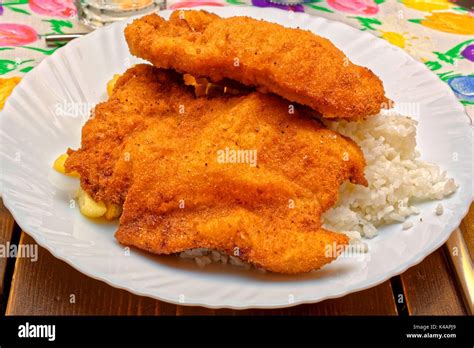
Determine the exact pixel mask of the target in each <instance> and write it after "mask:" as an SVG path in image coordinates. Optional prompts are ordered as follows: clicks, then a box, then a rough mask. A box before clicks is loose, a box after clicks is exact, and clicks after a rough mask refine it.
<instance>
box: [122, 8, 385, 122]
mask: <svg viewBox="0 0 474 348" xmlns="http://www.w3.org/2000/svg"><path fill="white" fill-rule="evenodd" d="M125 37H126V39H127V42H128V45H129V47H130V52H131V53H132V54H133V55H135V56H137V57H140V58H143V59H146V60H148V61H149V62H151V63H152V64H153V65H155V66H156V67H159V68H171V69H175V70H177V71H179V72H182V73H189V74H191V75H194V76H204V77H208V78H210V79H211V80H212V81H220V80H222V79H224V78H228V79H233V80H236V81H238V82H240V83H242V84H244V85H249V86H256V87H258V89H259V90H260V91H261V92H272V93H275V94H277V95H280V96H282V97H284V98H286V99H288V100H290V101H293V102H297V103H300V104H304V105H307V106H309V107H311V108H313V109H314V110H316V111H318V112H319V113H320V114H322V116H323V117H326V118H344V119H348V120H357V119H361V118H365V117H368V116H371V115H375V114H377V113H378V112H379V111H380V109H381V107H382V106H383V105H387V104H388V102H389V100H388V99H387V98H386V97H385V92H384V88H383V85H382V82H381V81H380V79H379V78H378V77H377V76H376V75H375V74H374V73H373V72H372V71H370V70H369V69H367V68H364V67H361V66H358V65H355V64H353V63H351V62H350V61H349V59H348V58H347V57H346V56H345V55H344V53H343V52H342V51H340V50H339V49H338V48H336V47H335V46H334V45H333V44H332V43H331V42H330V41H329V40H327V39H325V38H322V37H319V36H317V35H315V34H313V33H311V32H309V31H305V30H301V29H290V28H285V27H283V26H281V25H278V24H274V23H269V22H265V21H259V20H256V19H252V18H248V17H231V18H220V17H219V16H217V15H215V14H211V13H208V12H205V11H182V10H181V11H175V12H173V13H172V14H171V17H170V19H169V20H168V21H167V20H165V19H163V18H161V17H160V16H158V15H156V14H152V15H148V16H145V17H142V18H140V19H137V20H135V21H134V22H133V23H132V24H130V25H129V26H128V27H127V28H126V29H125Z"/></svg>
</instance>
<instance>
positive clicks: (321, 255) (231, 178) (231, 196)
mask: <svg viewBox="0 0 474 348" xmlns="http://www.w3.org/2000/svg"><path fill="white" fill-rule="evenodd" d="M289 110H290V112H289ZM293 111H294V112H293ZM94 116H95V117H94V118H91V119H90V120H89V121H88V122H87V124H86V125H85V127H84V129H83V133H82V146H81V148H80V149H79V150H77V151H72V150H71V151H69V154H70V156H69V158H68V160H67V162H66V169H67V170H68V171H73V170H75V171H77V172H78V173H79V174H80V176H81V186H82V188H83V189H84V190H85V191H87V192H88V193H89V194H90V195H91V196H92V197H93V198H94V199H96V200H102V201H114V202H117V203H122V202H123V203H124V205H123V214H122V216H121V218H120V226H119V229H118V231H117V233H116V238H117V239H118V241H119V242H120V243H122V244H124V245H128V246H135V247H138V248H141V249H144V250H147V251H149V252H152V253H156V254H171V253H177V252H181V251H183V250H187V249H192V248H210V249H217V250H221V251H224V252H226V253H228V254H230V255H238V256H239V257H240V258H242V259H243V260H246V261H249V262H251V263H253V264H255V265H257V266H259V267H262V268H264V269H267V270H270V271H274V272H279V273H301V272H308V271H310V270H313V269H317V268H320V267H321V266H323V265H325V264H327V263H328V262H330V261H332V260H333V259H335V258H336V257H337V252H336V250H334V249H332V248H334V246H339V247H340V246H343V245H345V244H347V243H348V239H347V237H346V236H344V235H343V234H340V233H334V232H331V231H327V230H325V229H323V228H322V227H321V214H322V213H323V212H324V211H326V210H327V209H328V208H330V207H331V206H333V205H334V204H335V202H336V200H337V198H338V191H339V186H340V185H341V184H342V183H343V182H344V181H346V180H350V181H351V182H353V183H356V184H363V185H366V184H367V182H366V180H365V178H364V166H365V161H364V157H363V154H362V152H361V150H360V148H359V147H358V146H357V145H356V144H355V143H354V142H352V141H351V140H349V139H347V138H345V137H343V136H341V135H340V134H338V133H336V132H333V131H331V130H328V129H326V128H325V127H324V126H322V125H321V124H320V123H319V122H318V121H316V120H315V119H314V118H312V117H311V112H310V111H309V109H306V108H303V107H296V108H295V109H294V110H292V108H291V107H290V108H289V102H288V101H285V100H284V99H282V98H280V97H277V96H274V95H270V94H261V93H259V92H253V93H250V94H248V95H245V96H232V97H217V98H211V99H208V98H195V96H194V93H193V91H192V90H191V89H188V87H186V86H184V84H183V83H182V82H179V81H178V77H177V75H176V74H175V73H172V72H170V71H165V70H161V69H157V68H154V67H152V66H149V65H139V66H137V67H134V68H132V69H130V70H128V71H127V72H126V73H125V75H124V76H123V77H121V78H120V79H119V81H118V82H117V85H116V86H115V89H114V92H113V94H112V96H111V97H110V99H109V100H108V101H106V102H104V103H101V104H99V105H98V106H97V107H96V108H95V112H94ZM331 250H332V251H333V252H331Z"/></svg>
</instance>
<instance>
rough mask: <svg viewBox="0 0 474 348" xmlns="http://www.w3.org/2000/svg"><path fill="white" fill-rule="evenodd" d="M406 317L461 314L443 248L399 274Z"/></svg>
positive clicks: (458, 294) (461, 303)
mask: <svg viewBox="0 0 474 348" xmlns="http://www.w3.org/2000/svg"><path fill="white" fill-rule="evenodd" d="M401 280H402V285H403V290H404V293H405V295H406V301H407V307H408V312H409V314H410V315H465V314H466V309H465V308H464V305H463V302H462V298H461V294H460V292H459V289H458V288H457V284H456V281H455V279H454V277H453V271H452V270H451V268H450V265H449V263H448V260H447V258H446V255H445V249H444V247H441V248H439V249H438V250H437V251H435V252H434V253H432V254H431V255H429V256H428V257H427V258H426V259H425V260H423V262H421V263H420V264H418V265H416V266H414V267H412V268H410V269H409V270H408V271H406V272H405V273H403V274H402V275H401Z"/></svg>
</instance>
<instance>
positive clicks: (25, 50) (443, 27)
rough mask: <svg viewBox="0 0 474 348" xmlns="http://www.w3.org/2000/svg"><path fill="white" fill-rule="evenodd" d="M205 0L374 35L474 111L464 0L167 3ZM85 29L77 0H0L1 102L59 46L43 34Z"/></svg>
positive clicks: (473, 37)
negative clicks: (273, 10)
mask: <svg viewBox="0 0 474 348" xmlns="http://www.w3.org/2000/svg"><path fill="white" fill-rule="evenodd" d="M464 3H466V4H469V3H471V4H472V1H464ZM202 5H207V6H245V5H247V6H248V5H252V6H258V7H279V8H281V9H283V10H287V11H295V12H306V13H309V14H312V15H316V16H321V17H326V18H329V19H332V20H337V21H341V22H345V23H347V24H349V25H352V26H354V27H356V28H359V29H360V30H364V31H368V32H370V33H373V34H374V35H376V36H379V37H381V38H383V39H385V40H387V41H389V42H390V43H392V44H393V45H396V46H399V47H401V48H403V49H404V50H406V51H407V52H408V53H409V54H410V55H412V56H413V57H415V58H416V59H418V60H420V61H422V62H424V64H426V66H427V67H428V68H429V69H431V70H432V71H433V72H434V73H435V74H437V75H438V76H439V78H440V79H441V80H442V81H444V82H445V83H447V84H448V85H449V86H450V87H451V88H452V90H453V91H454V93H455V94H456V96H457V97H458V99H459V101H460V102H461V103H462V104H464V105H465V106H466V108H467V110H468V113H469V114H470V115H471V117H473V116H474V12H473V9H472V8H467V7H466V6H467V5H463V2H462V1H461V0H458V2H457V3H456V2H455V1H447V0H398V1H396V0H310V1H308V2H307V3H306V4H305V5H297V6H291V7H290V6H281V5H274V4H272V3H271V2H270V1H269V0H209V1H204V0H199V1H183V0H171V1H168V2H167V7H168V8H171V9H177V8H182V7H192V6H202ZM471 6H472V5H471ZM86 31H88V29H87V28H86V27H85V26H83V25H82V24H80V23H79V22H78V20H77V11H76V8H75V7H74V1H73V0H0V108H1V107H2V106H3V102H4V101H5V99H6V97H7V96H8V95H9V94H10V93H11V90H12V89H13V88H14V86H15V85H16V84H17V83H18V82H19V81H20V79H21V77H22V76H23V75H24V74H26V73H28V72H29V71H30V70H31V69H34V67H35V66H36V65H37V64H38V63H39V62H40V61H41V60H42V59H43V58H45V57H47V56H49V55H51V54H53V53H54V51H55V50H56V49H57V48H47V47H46V45H45V42H44V35H46V34H51V33H72V32H86Z"/></svg>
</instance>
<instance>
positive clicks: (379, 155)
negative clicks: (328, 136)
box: [323, 115, 457, 238]
mask: <svg viewBox="0 0 474 348" xmlns="http://www.w3.org/2000/svg"><path fill="white" fill-rule="evenodd" d="M416 125H417V122H416V121H414V120H412V119H410V118H408V117H403V116H395V115H394V116H382V115H380V116H376V117H372V118H369V119H368V120H365V121H362V122H347V121H340V122H327V126H328V127H329V128H330V129H333V130H335V131H337V132H339V133H341V134H343V135H346V136H348V137H350V138H352V139H353V140H354V141H355V142H356V143H358V144H359V146H360V147H361V148H362V151H363V152H364V156H365V159H366V161H367V167H366V169H365V176H366V178H367V181H368V182H369V186H368V187H364V186H361V185H354V184H351V183H348V182H346V183H344V184H342V185H341V189H340V195H339V201H338V202H337V204H336V205H335V206H334V207H333V208H331V209H330V210H328V211H327V212H326V213H325V214H324V215H323V220H324V226H325V227H326V228H328V229H330V230H334V231H345V232H348V231H351V232H352V233H353V232H359V233H360V235H361V236H363V237H366V238H372V237H374V236H376V235H377V233H378V231H377V227H379V226H381V225H384V224H388V223H393V222H402V223H403V222H404V221H405V220H406V219H407V218H408V217H409V216H411V215H415V214H418V213H419V210H418V208H417V207H416V206H414V205H413V204H414V203H416V202H420V201H425V200H434V199H442V198H444V197H446V196H448V195H450V194H451V193H453V192H454V191H456V188H457V185H456V183H455V182H454V179H450V178H448V177H447V175H446V172H444V171H441V170H440V168H439V167H438V166H437V165H435V164H431V163H428V162H425V161H422V160H421V159H420V158H419V157H420V154H419V153H418V151H417V150H416ZM410 227H411V226H410ZM404 228H405V226H404ZM408 228H409V227H408ZM349 237H351V235H349Z"/></svg>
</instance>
